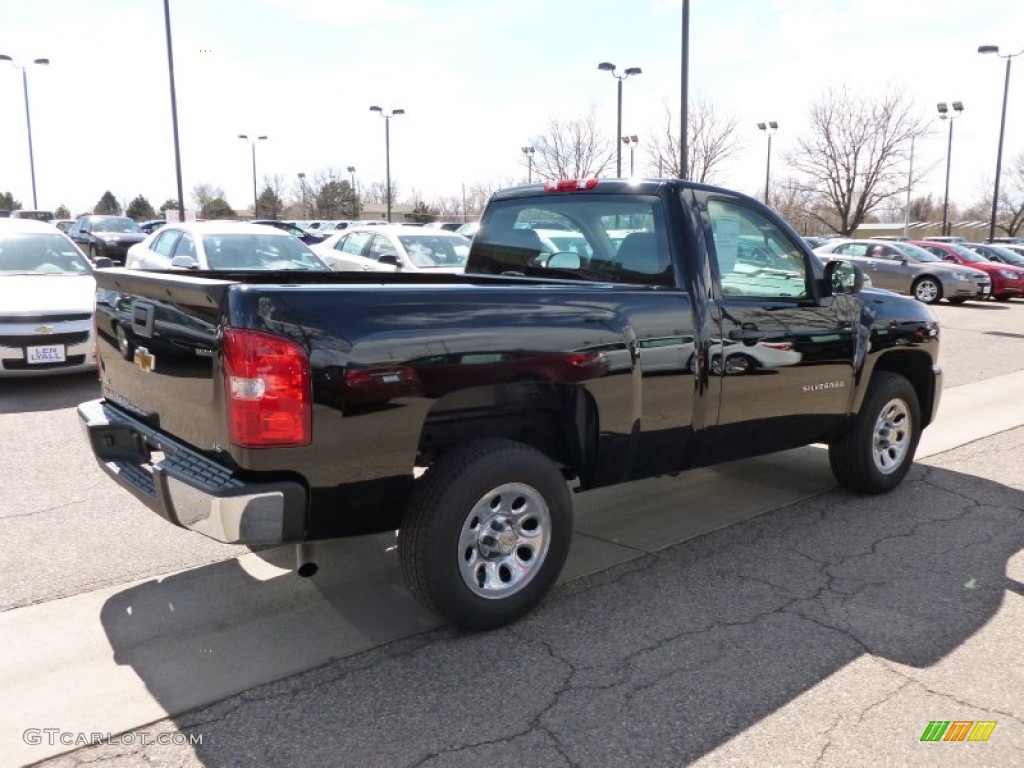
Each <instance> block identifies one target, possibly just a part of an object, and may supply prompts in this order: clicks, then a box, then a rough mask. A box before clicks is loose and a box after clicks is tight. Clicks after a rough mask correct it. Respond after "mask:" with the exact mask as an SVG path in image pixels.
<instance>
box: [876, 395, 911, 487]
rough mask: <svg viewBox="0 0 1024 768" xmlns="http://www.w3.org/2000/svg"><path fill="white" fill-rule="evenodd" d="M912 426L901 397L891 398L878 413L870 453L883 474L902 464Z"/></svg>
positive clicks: (908, 410)
mask: <svg viewBox="0 0 1024 768" xmlns="http://www.w3.org/2000/svg"><path fill="white" fill-rule="evenodd" d="M912 428H913V424H912V423H911V419H910V408H908V407H907V403H906V401H905V400H903V399H902V398H898V397H897V398H893V399H892V400H890V401H889V402H888V403H886V404H885V407H884V408H882V411H881V413H879V414H878V420H877V421H876V422H875V431H874V436H873V439H872V451H871V453H872V457H873V458H874V461H875V468H876V469H877V470H878V471H879V472H881V473H882V474H883V475H889V474H892V473H893V472H895V471H896V470H897V469H899V468H900V467H901V466H902V465H903V461H904V459H906V457H907V449H908V448H909V447H910V433H911V429H912Z"/></svg>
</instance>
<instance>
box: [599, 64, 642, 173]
mask: <svg viewBox="0 0 1024 768" xmlns="http://www.w3.org/2000/svg"><path fill="white" fill-rule="evenodd" d="M597 68H598V69H600V70H601V71H603V72H611V73H612V77H614V78H615V79H616V80H618V81H619V84H618V96H619V107H618V115H619V117H618V121H617V122H616V129H615V177H616V178H618V179H621V178H622V81H623V80H625V79H626V78H627V77H629V76H630V75H639V74H641V72H642V71H643V70H641V69H640V67H629V68H628V69H626V70H625V71H624V72H623V74H621V75H617V74H615V65H614V64H612V63H611V62H609V61H602V62H601V63H600V64H598V65H597Z"/></svg>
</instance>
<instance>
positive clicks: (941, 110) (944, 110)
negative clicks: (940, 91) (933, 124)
mask: <svg viewBox="0 0 1024 768" xmlns="http://www.w3.org/2000/svg"><path fill="white" fill-rule="evenodd" d="M935 108H936V109H937V110H939V117H941V118H943V119H945V117H946V113H947V112H949V107H948V106H947V105H946V102H944V101H940V102H939V103H938V104H936V105H935Z"/></svg>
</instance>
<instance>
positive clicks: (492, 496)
mask: <svg viewBox="0 0 1024 768" xmlns="http://www.w3.org/2000/svg"><path fill="white" fill-rule="evenodd" d="M550 544H551V512H550V510H549V509H548V505H547V503H546V502H545V501H544V497H543V496H542V495H541V494H540V493H539V492H538V491H537V490H536V489H535V488H533V487H531V486H529V485H525V484H524V483H506V484H504V485H499V486H498V487H496V488H493V489H491V490H490V491H488V492H487V493H485V494H484V495H483V496H481V497H480V499H479V500H478V501H477V502H476V504H474V505H473V509H472V510H471V511H470V513H469V514H468V515H467V516H466V519H465V521H464V522H463V524H462V531H461V532H460V534H459V551H458V558H459V572H460V573H461V574H462V580H463V582H465V584H466V586H467V587H468V588H469V590H470V591H471V592H473V593H474V594H476V595H479V596H480V597H485V598H489V599H493V600H497V599H501V598H505V597H510V596H511V595H514V594H516V593H517V592H519V591H520V590H522V589H523V588H524V587H525V586H526V585H527V584H529V583H530V581H532V580H533V578H534V577H535V576H536V575H537V573H538V572H539V571H540V569H541V566H542V565H543V563H544V559H545V558H546V557H547V554H548V547H549V546H550Z"/></svg>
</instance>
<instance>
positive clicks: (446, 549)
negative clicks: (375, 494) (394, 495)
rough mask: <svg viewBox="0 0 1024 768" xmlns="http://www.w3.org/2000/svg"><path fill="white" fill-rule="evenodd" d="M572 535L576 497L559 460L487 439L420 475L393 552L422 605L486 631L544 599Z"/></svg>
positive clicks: (519, 445) (448, 456) (509, 442)
mask: <svg viewBox="0 0 1024 768" xmlns="http://www.w3.org/2000/svg"><path fill="white" fill-rule="evenodd" d="M571 536H572V498H571V494H570V491H569V488H568V485H567V484H566V482H565V479H564V478H563V477H562V473H561V472H560V471H559V469H558V467H557V466H555V464H554V463H553V462H552V461H551V460H550V459H549V458H548V457H547V456H545V455H544V454H543V453H541V452H540V451H538V450H536V449H535V448H532V447H530V446H528V445H524V444H522V443H517V442H515V441H512V440H504V439H496V438H488V439H483V440H474V441H472V442H470V443H467V444H465V445H462V446H459V447H457V448H453V449H452V450H450V451H449V452H448V453H446V454H444V455H443V456H441V458H440V459H438V460H437V462H435V464H434V465H433V466H432V467H431V468H430V469H429V470H428V471H427V473H426V474H425V475H424V476H423V477H422V478H420V479H419V480H418V481H417V487H416V490H415V492H414V493H413V498H412V502H411V503H410V506H409V509H408V511H407V512H406V514H405V517H404V518H403V520H402V527H401V529H400V531H399V537H398V552H399V559H400V561H401V564H402V574H403V576H404V577H405V581H406V583H407V584H408V585H409V589H410V591H411V592H412V593H413V595H415V596H416V597H417V598H418V599H419V600H420V601H421V602H422V603H423V604H424V605H426V606H427V607H428V608H430V609H431V610H433V611H435V612H437V613H439V614H441V615H442V616H443V617H444V618H446V619H447V620H448V621H450V622H452V623H453V624H455V625H457V626H459V627H462V628H463V629H468V630H484V629H494V628H496V627H500V626H503V625H505V624H508V623H510V622H512V621H515V620H516V619H518V618H520V617H521V616H523V615H524V614H526V613H527V612H529V611H530V610H531V609H532V608H533V607H534V605H536V604H537V603H538V602H539V601H540V600H541V599H542V598H543V597H544V595H545V594H546V593H547V592H548V590H549V589H550V588H551V586H552V585H553V584H554V583H555V579H557V578H558V574H559V573H560V572H561V570H562V566H563V565H564V563H565V558H566V556H567V555H568V553H569V542H570V538H571Z"/></svg>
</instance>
